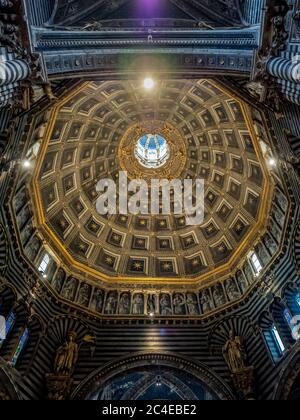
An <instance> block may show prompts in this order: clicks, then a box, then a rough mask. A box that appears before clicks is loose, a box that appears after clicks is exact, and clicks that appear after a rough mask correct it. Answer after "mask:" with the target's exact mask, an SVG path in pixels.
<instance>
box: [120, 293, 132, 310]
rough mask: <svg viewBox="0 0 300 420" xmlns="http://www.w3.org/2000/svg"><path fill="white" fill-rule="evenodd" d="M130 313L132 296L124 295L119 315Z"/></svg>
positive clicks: (121, 299) (121, 298)
mask: <svg viewBox="0 0 300 420" xmlns="http://www.w3.org/2000/svg"><path fill="white" fill-rule="evenodd" d="M129 313H130V294H129V293H122V295H121V297H120V302H119V314H120V315H128V314H129Z"/></svg>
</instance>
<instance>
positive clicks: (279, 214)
mask: <svg viewBox="0 0 300 420" xmlns="http://www.w3.org/2000/svg"><path fill="white" fill-rule="evenodd" d="M273 211H274V213H273V217H274V219H275V220H276V221H277V222H278V223H279V224H280V226H283V225H284V222H285V215H284V214H283V213H282V212H281V210H279V208H278V207H277V206H274V207H273Z"/></svg>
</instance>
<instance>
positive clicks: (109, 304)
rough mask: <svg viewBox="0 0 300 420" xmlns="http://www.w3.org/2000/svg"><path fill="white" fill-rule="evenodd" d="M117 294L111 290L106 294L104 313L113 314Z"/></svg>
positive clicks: (115, 307)
mask: <svg viewBox="0 0 300 420" xmlns="http://www.w3.org/2000/svg"><path fill="white" fill-rule="evenodd" d="M117 302H118V295H117V293H116V292H111V293H109V294H108V296H107V299H106V304H105V311H104V312H105V313H106V314H108V315H113V314H115V313H116V310H117Z"/></svg>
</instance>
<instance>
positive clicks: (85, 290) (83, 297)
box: [77, 283, 91, 306]
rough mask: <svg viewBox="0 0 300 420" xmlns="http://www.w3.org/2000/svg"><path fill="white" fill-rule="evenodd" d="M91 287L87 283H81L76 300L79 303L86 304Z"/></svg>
mask: <svg viewBox="0 0 300 420" xmlns="http://www.w3.org/2000/svg"><path fill="white" fill-rule="evenodd" d="M90 293H91V288H90V286H89V285H88V284H86V283H83V284H82V285H81V286H80V289H79V293H78V298H77V302H78V303H79V305H82V306H88V304H89V300H90Z"/></svg>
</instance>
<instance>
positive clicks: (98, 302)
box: [91, 289, 103, 312]
mask: <svg viewBox="0 0 300 420" xmlns="http://www.w3.org/2000/svg"><path fill="white" fill-rule="evenodd" d="M91 309H92V310H93V311H97V312H102V309H103V291H102V290H101V289H96V290H95V291H94V294H93V298H92V303H91Z"/></svg>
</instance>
